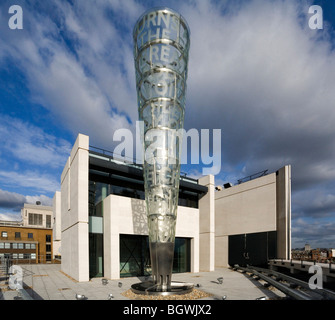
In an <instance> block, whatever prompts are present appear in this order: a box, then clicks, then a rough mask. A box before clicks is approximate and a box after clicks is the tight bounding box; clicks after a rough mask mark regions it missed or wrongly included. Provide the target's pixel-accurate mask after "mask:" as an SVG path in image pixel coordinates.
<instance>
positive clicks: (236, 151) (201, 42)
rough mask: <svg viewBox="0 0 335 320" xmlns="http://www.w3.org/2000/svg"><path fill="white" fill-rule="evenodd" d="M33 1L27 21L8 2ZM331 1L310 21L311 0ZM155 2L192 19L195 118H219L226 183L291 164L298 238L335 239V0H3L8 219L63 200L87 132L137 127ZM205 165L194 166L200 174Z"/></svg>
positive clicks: (2, 191) (298, 241) (102, 140)
mask: <svg viewBox="0 0 335 320" xmlns="http://www.w3.org/2000/svg"><path fill="white" fill-rule="evenodd" d="M13 4H17V5H20V6H21V7H22V10H23V29H22V30H12V29H10V28H9V26H8V21H9V19H10V17H11V16H12V15H11V14H9V13H8V9H9V7H10V6H11V5H13ZM314 4H315V5H320V6H321V8H322V9H323V29H319V30H318V29H310V28H309V24H308V22H309V19H310V18H311V16H312V14H309V12H308V9H309V7H310V6H311V5H314ZM153 6H169V7H171V8H172V9H174V10H176V11H178V12H180V13H181V14H182V15H183V16H184V17H185V18H186V20H187V21H188V24H189V26H190V29H191V51H190V60H189V77H188V89H187V101H186V115H185V128H186V129H190V128H196V129H198V130H200V129H221V130H222V143H221V146H220V150H215V152H221V158H222V163H221V171H220V173H219V174H217V175H216V184H217V185H219V184H222V183H225V182H231V183H233V184H235V183H236V182H237V179H240V178H243V177H245V176H248V175H250V174H253V173H255V172H259V171H262V170H266V169H268V170H269V172H273V171H276V170H277V169H279V168H280V167H282V166H284V165H287V164H290V165H291V166H292V242H293V244H292V246H293V247H301V246H303V245H304V244H305V243H310V244H311V245H312V247H333V248H334V247H335V161H334V155H335V126H334V124H335V112H334V110H333V109H334V101H335V90H334V83H335V52H334V47H335V46H334V44H335V37H334V27H335V5H334V4H333V1H329V0H328V1H293V0H272V1H268V0H244V1H236V0H235V1H232V0H225V1H218V0H217V1H205V0H192V1H191V0H190V1H176V0H175V1H173V0H172V1H135V0H122V1H121V0H120V1H117V0H97V1H91V0H81V1H74V0H72V1H70V0H69V1H66V0H48V1H33V0H30V1H19V0H17V1H8V0H3V1H1V4H0V117H1V121H0V145H1V147H0V218H1V219H18V218H19V215H20V208H21V207H22V206H23V203H25V202H28V203H35V201H36V200H40V201H41V202H42V203H43V204H45V205H50V204H51V203H52V197H53V195H54V192H55V191H57V190H59V189H60V174H61V172H62V170H63V167H64V165H65V162H66V159H67V157H68V155H69V152H70V150H71V148H72V145H73V143H74V141H75V139H76V136H77V135H78V133H83V134H87V135H89V136H90V144H91V145H94V146H97V147H101V148H105V149H108V150H113V149H114V147H115V142H113V141H112V137H113V133H114V132H115V130H117V129H119V128H128V129H130V130H134V123H135V122H136V120H137V101H136V91H135V74H134V63H133V51H132V48H133V43H132V28H133V26H134V24H135V22H136V20H137V19H138V17H139V16H140V15H141V14H142V13H143V12H144V11H146V10H147V9H149V8H151V7H153ZM201 168H202V165H201V164H200V165H183V167H182V171H184V172H187V173H188V174H189V175H191V176H194V177H199V176H200V175H201Z"/></svg>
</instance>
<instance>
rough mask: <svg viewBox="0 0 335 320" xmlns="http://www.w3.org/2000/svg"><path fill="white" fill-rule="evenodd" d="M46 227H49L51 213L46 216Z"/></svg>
mask: <svg viewBox="0 0 335 320" xmlns="http://www.w3.org/2000/svg"><path fill="white" fill-rule="evenodd" d="M46 227H47V228H51V215H49V214H48V215H47V216H46Z"/></svg>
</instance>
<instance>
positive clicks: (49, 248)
mask: <svg viewBox="0 0 335 320" xmlns="http://www.w3.org/2000/svg"><path fill="white" fill-rule="evenodd" d="M45 250H46V252H51V244H47V245H46V246H45Z"/></svg>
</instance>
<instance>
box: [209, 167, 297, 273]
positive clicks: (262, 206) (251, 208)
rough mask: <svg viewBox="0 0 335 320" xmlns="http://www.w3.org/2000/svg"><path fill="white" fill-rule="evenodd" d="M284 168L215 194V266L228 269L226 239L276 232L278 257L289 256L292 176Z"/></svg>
mask: <svg viewBox="0 0 335 320" xmlns="http://www.w3.org/2000/svg"><path fill="white" fill-rule="evenodd" d="M290 172H291V170H290V166H285V167H284V168H281V169H280V170H278V172H277V173H272V174H269V175H266V176H264V177H260V178H258V179H254V180H251V181H248V182H245V183H242V184H240V185H236V186H233V187H231V188H227V189H223V190H221V191H217V192H215V265H216V267H227V266H228V237H229V235H234V234H244V233H255V232H266V231H277V252H278V257H282V256H283V257H284V256H287V255H288V254H290V238H291V231H290V220H291V198H290V195H291V175H290Z"/></svg>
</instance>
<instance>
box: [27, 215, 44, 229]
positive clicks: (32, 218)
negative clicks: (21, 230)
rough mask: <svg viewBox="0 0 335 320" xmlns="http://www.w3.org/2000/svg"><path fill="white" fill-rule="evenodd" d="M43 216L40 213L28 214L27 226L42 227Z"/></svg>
mask: <svg viewBox="0 0 335 320" xmlns="http://www.w3.org/2000/svg"><path fill="white" fill-rule="evenodd" d="M42 219H43V215H42V214H40V213H29V218H28V224H30V225H34V226H41V225H42Z"/></svg>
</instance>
